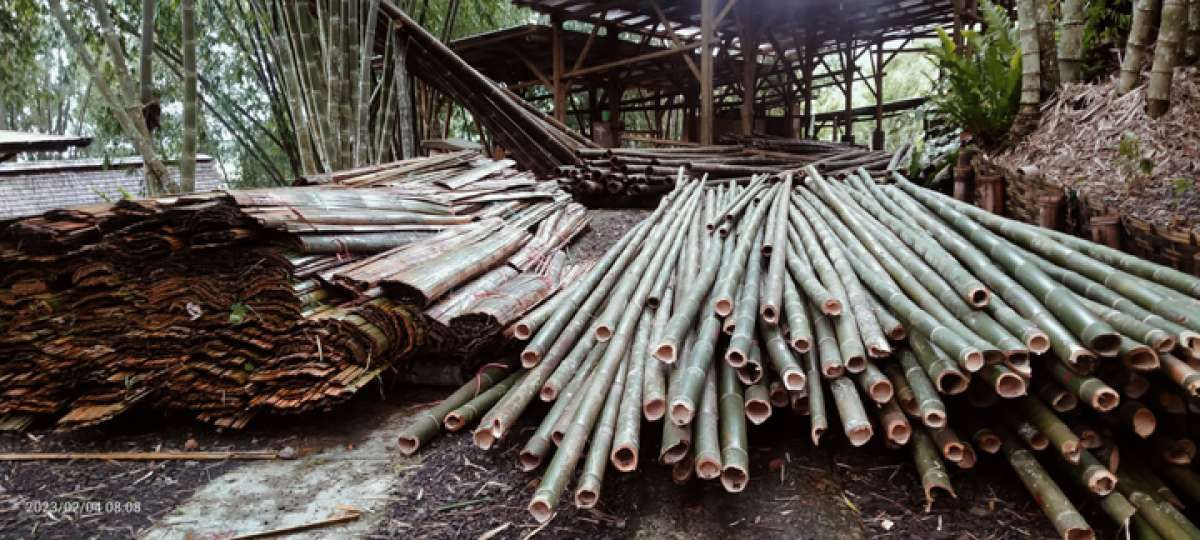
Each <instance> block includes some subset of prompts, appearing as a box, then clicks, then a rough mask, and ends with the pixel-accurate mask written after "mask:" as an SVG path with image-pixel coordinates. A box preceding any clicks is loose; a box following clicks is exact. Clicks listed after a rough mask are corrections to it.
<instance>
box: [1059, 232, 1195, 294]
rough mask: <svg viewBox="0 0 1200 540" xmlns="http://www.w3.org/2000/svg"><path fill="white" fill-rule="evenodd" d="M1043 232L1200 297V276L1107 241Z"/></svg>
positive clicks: (1095, 257)
mask: <svg viewBox="0 0 1200 540" xmlns="http://www.w3.org/2000/svg"><path fill="white" fill-rule="evenodd" d="M1042 231H1043V232H1044V233H1045V234H1046V235H1048V236H1049V237H1050V238H1052V239H1054V240H1055V241H1057V242H1058V243H1060V244H1062V245H1064V246H1067V247H1069V248H1071V249H1074V250H1076V251H1079V252H1080V253H1083V254H1084V255H1087V256H1088V257H1091V258H1093V259H1096V260H1097V261H1100V262H1102V263H1104V264H1107V265H1109V266H1112V267H1114V268H1119V269H1121V270H1124V271H1125V272H1128V273H1130V274H1133V275H1135V276H1138V277H1140V278H1142V279H1144V280H1147V281H1150V282H1152V283H1156V284H1158V285H1160V286H1163V287H1166V288H1168V289H1170V290H1173V291H1175V292H1177V293H1180V294H1183V295H1187V296H1189V297H1192V298H1200V278H1197V277H1196V276H1193V275H1190V274H1186V273H1184V272H1180V271H1179V270H1176V269H1174V268H1171V267H1169V266H1164V265H1161V264H1158V263H1155V262H1150V261H1148V260H1146V259H1143V258H1140V257H1137V256H1134V255H1130V254H1128V253H1125V252H1123V251H1120V250H1117V249H1113V248H1111V247H1108V246H1105V245H1103V244H1097V243H1095V242H1090V241H1088V240H1084V239H1082V238H1079V237H1077V236H1072V235H1069V234H1066V233H1063V232H1059V231H1052V230H1045V229H1042Z"/></svg>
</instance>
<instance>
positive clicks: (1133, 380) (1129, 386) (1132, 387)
mask: <svg viewBox="0 0 1200 540" xmlns="http://www.w3.org/2000/svg"><path fill="white" fill-rule="evenodd" d="M1121 391H1122V392H1124V393H1125V395H1126V396H1127V397H1129V398H1130V399H1140V398H1141V397H1142V396H1144V395H1146V392H1149V391H1150V380H1149V379H1147V378H1145V377H1142V376H1141V375H1138V374H1136V373H1130V377H1129V380H1128V381H1126V382H1125V384H1124V385H1123V386H1122V387H1121Z"/></svg>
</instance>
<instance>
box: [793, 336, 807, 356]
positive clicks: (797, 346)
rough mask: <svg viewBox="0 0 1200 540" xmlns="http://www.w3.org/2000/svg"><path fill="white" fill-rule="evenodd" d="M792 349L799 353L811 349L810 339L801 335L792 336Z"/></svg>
mask: <svg viewBox="0 0 1200 540" xmlns="http://www.w3.org/2000/svg"><path fill="white" fill-rule="evenodd" d="M792 349H793V350H795V351H796V352H798V353H800V354H804V353H806V352H808V351H811V350H812V341H811V340H809V339H808V338H806V337H803V336H801V337H797V338H793V339H792Z"/></svg>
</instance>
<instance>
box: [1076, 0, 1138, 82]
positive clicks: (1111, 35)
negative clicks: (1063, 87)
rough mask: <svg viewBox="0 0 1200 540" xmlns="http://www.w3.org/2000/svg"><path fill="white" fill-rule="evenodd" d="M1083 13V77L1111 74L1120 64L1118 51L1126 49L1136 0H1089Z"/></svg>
mask: <svg viewBox="0 0 1200 540" xmlns="http://www.w3.org/2000/svg"><path fill="white" fill-rule="evenodd" d="M1083 16H1084V26H1083V78H1084V80H1096V79H1100V78H1103V77H1107V76H1108V75H1109V74H1110V73H1112V72H1114V71H1116V70H1117V69H1118V68H1119V67H1120V64H1119V63H1118V62H1117V58H1118V55H1117V51H1119V50H1123V49H1124V47H1125V38H1126V36H1128V35H1129V26H1130V24H1132V22H1133V1H1132V0H1089V1H1088V2H1087V4H1086V5H1085V7H1084V14H1083Z"/></svg>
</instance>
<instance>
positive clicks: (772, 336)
mask: <svg viewBox="0 0 1200 540" xmlns="http://www.w3.org/2000/svg"><path fill="white" fill-rule="evenodd" d="M759 331H760V332H761V333H762V343H763V348H764V349H766V352H767V358H768V359H770V360H771V368H772V369H773V371H774V372H775V373H777V374H778V375H779V378H780V380H781V382H782V383H783V386H784V388H787V389H788V390H800V389H802V388H804V387H805V375H804V368H802V367H800V363H799V362H798V361H797V360H796V356H795V353H794V352H793V351H792V349H791V347H789V346H788V344H787V341H786V340H785V339H784V338H783V333H782V332H780V331H779V327H778V326H774V325H769V324H765V325H762V327H760V328H759Z"/></svg>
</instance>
